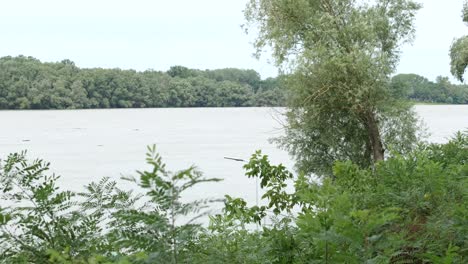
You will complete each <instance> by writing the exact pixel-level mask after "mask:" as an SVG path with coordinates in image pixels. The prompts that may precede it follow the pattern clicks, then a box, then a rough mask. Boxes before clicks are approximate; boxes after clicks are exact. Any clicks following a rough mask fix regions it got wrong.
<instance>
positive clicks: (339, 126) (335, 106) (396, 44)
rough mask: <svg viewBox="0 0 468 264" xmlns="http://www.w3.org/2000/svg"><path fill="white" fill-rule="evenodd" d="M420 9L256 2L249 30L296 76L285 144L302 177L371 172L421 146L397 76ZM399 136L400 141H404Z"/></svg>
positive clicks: (340, 0)
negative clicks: (351, 165) (336, 166)
mask: <svg viewBox="0 0 468 264" xmlns="http://www.w3.org/2000/svg"><path fill="white" fill-rule="evenodd" d="M419 7H420V6H419V4H417V3H415V2H413V1H411V0H390V1H389V0H377V1H372V3H368V2H365V3H364V2H362V1H354V0H337V1H331V0H321V1H289V0H251V1H249V4H248V6H247V9H246V11H245V16H246V19H247V23H248V25H247V26H252V27H255V28H256V31H255V32H258V37H257V40H256V42H255V47H256V48H257V49H258V52H259V54H260V52H261V51H262V49H263V48H264V47H266V46H268V47H271V49H272V50H273V57H274V59H275V61H276V63H277V64H278V65H279V66H281V67H282V69H284V70H286V71H289V72H290V74H289V75H288V76H287V79H286V83H287V86H288V88H289V89H290V93H289V96H290V101H289V103H288V106H289V111H288V114H287V119H288V125H287V127H286V136H284V137H283V138H280V139H279V140H278V141H279V143H280V144H281V145H282V146H283V147H285V148H286V149H287V150H289V151H290V153H291V154H292V155H293V156H294V157H295V158H296V160H297V166H298V168H299V170H300V171H304V172H306V173H314V174H315V175H319V176H331V175H332V169H331V168H332V165H333V163H334V161H336V160H352V161H353V162H355V163H357V164H359V165H361V166H363V167H367V166H369V165H371V164H373V163H374V162H376V161H378V160H382V159H384V157H385V156H384V154H385V150H386V148H388V146H389V145H394V143H396V142H397V141H400V142H404V143H403V144H400V146H401V147H402V148H401V149H399V151H401V152H402V153H403V152H406V151H409V150H410V149H411V148H412V147H413V146H414V145H413V144H411V142H416V141H417V140H416V136H415V133H416V118H415V116H414V113H413V111H412V110H411V105H410V104H407V103H403V102H402V101H403V100H402V98H401V97H399V96H394V94H393V93H392V91H391V87H390V75H391V74H392V73H393V72H394V70H395V67H396V64H397V62H398V60H399V48H400V46H401V44H402V43H405V42H407V41H410V40H411V39H412V37H413V33H414V29H413V20H414V16H415V12H416V11H417V10H418V9H419ZM394 135H398V137H397V138H396V137H395V136H394Z"/></svg>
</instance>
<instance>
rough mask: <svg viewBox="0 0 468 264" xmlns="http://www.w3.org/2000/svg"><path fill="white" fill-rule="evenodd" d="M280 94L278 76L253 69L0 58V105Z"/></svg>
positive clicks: (154, 102) (100, 104)
mask: <svg viewBox="0 0 468 264" xmlns="http://www.w3.org/2000/svg"><path fill="white" fill-rule="evenodd" d="M284 98H285V92H284V89H281V88H280V81H279V80H278V79H277V78H267V79H265V80H262V79H261V78H260V75H259V74H258V73H257V72H255V71H254V70H240V69H219V70H205V71H202V70H194V69H188V68H185V67H182V66H174V67H171V68H170V69H169V70H168V71H167V72H158V71H151V70H148V71H144V72H137V71H134V70H121V69H100V68H98V69H80V68H78V67H77V66H75V64H74V63H73V62H71V61H69V60H63V61H62V62H57V63H42V62H40V61H39V60H37V59H35V58H32V57H24V56H19V57H3V58H0V109H68V108H72V109H73V108H75V109H80V108H129V107H135V108H139V107H229V106H231V107H234V106H282V105H284V102H285V99H284Z"/></svg>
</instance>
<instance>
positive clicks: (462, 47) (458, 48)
mask: <svg viewBox="0 0 468 264" xmlns="http://www.w3.org/2000/svg"><path fill="white" fill-rule="evenodd" d="M462 18H463V22H465V23H468V1H465V2H464V4H463V11H462ZM466 67H468V36H463V37H461V38H459V39H456V40H455V41H454V42H453V43H452V46H451V47H450V72H451V73H452V75H453V76H455V78H457V79H458V80H460V81H462V82H463V74H464V73H465V70H466Z"/></svg>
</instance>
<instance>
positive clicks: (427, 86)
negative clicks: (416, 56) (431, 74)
mask: <svg viewBox="0 0 468 264" xmlns="http://www.w3.org/2000/svg"><path fill="white" fill-rule="evenodd" d="M391 87H392V91H393V92H394V93H395V94H398V95H399V96H402V97H405V98H408V99H410V100H413V101H419V102H429V103H446V104H468V86H467V85H465V84H460V85H456V84H452V83H450V81H449V79H448V78H447V77H441V76H439V77H437V79H436V82H431V81H429V80H428V79H426V78H424V77H422V76H419V75H417V74H398V75H396V76H394V77H393V78H392V82H391Z"/></svg>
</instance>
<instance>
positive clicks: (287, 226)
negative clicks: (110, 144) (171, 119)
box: [0, 132, 468, 264]
mask: <svg viewBox="0 0 468 264" xmlns="http://www.w3.org/2000/svg"><path fill="white" fill-rule="evenodd" d="M467 158H468V132H465V133H458V134H457V135H455V137H454V138H453V139H452V140H451V141H450V142H448V143H446V144H428V145H420V146H418V148H417V149H416V150H414V151H412V152H410V153H408V154H406V155H401V154H398V153H392V154H391V155H390V157H389V158H387V159H386V160H384V161H381V162H379V163H377V164H376V166H375V167H373V168H372V167H370V168H362V167H361V166H359V165H357V164H354V163H353V162H351V161H340V162H336V163H335V165H334V167H333V177H330V178H325V179H322V180H321V181H316V180H312V179H311V178H309V177H307V176H305V175H304V174H299V175H298V176H296V177H295V176H293V174H292V173H290V172H289V171H288V170H287V169H286V168H285V167H284V166H283V165H281V164H280V165H272V164H270V162H269V160H268V157H267V156H265V155H262V154H261V153H260V152H257V153H255V154H254V155H252V158H251V160H250V161H249V162H248V163H247V164H246V165H245V169H246V175H247V177H256V178H258V180H259V183H260V186H261V188H262V190H263V195H262V199H263V200H264V202H262V204H263V205H261V206H252V207H250V206H249V205H248V204H247V202H245V201H244V200H242V199H239V198H234V197H229V196H227V197H226V200H225V207H224V209H223V211H222V212H220V213H218V214H215V215H212V216H210V219H211V221H210V225H209V226H208V228H207V229H205V228H203V227H202V226H200V225H198V224H195V223H194V222H193V221H192V220H191V219H197V217H198V216H200V215H205V213H206V212H207V211H206V209H208V208H207V206H208V205H209V204H210V202H211V200H201V201H194V202H188V203H186V202H182V200H181V198H182V197H181V196H183V192H184V191H186V190H188V189H190V188H192V187H193V186H195V185H197V184H199V183H203V182H209V181H218V179H206V178H203V177H202V176H201V174H200V173H199V172H198V171H197V170H196V169H195V168H194V167H191V168H188V169H186V170H182V171H179V172H175V173H170V172H168V171H167V170H166V169H165V165H164V163H163V162H162V160H161V157H160V156H159V155H158V154H157V153H156V151H155V148H154V147H150V148H149V149H148V154H147V162H148V164H149V165H150V168H151V169H150V170H148V171H141V172H139V173H138V177H135V178H128V179H126V180H130V181H131V182H133V183H135V185H134V186H133V188H134V192H137V193H139V194H133V192H132V191H125V190H122V189H120V188H118V187H117V184H116V182H113V181H110V180H109V179H107V178H104V179H102V180H101V181H99V182H97V183H91V184H89V185H87V186H86V189H85V192H83V193H79V194H74V193H71V192H67V191H60V190H59V189H58V188H57V187H56V180H57V179H58V176H55V175H48V174H47V171H48V169H49V164H48V163H45V162H44V161H42V160H35V161H33V162H28V161H27V160H26V156H25V153H18V154H11V155H9V156H8V157H7V159H6V160H4V161H3V162H2V163H1V166H0V180H1V184H2V185H1V186H2V198H3V199H4V200H3V202H2V208H1V210H0V220H1V221H0V256H1V258H0V263H61V264H72V263H73V264H77V263H83V264H84V263H121V264H123V263H454V264H455V263H466V262H467V261H468V251H467V248H468V244H467V241H468V239H467V238H468V222H467V219H468V204H467V201H468V159H467ZM291 184H293V185H294V190H291V188H289V187H288V186H291ZM255 226H256V227H255Z"/></svg>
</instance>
